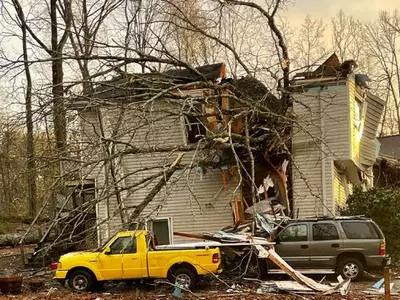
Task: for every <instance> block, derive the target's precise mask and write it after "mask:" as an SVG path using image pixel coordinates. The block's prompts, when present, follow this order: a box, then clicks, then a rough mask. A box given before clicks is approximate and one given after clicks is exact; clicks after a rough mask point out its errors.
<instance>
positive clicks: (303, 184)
mask: <svg viewBox="0 0 400 300" xmlns="http://www.w3.org/2000/svg"><path fill="white" fill-rule="evenodd" d="M355 68H356V63H355V62H354V61H345V62H344V63H342V64H341V63H340V62H339V60H338V58H337V56H336V55H335V54H333V55H332V56H331V57H330V58H329V59H328V60H327V61H326V62H325V63H323V64H322V65H321V66H320V67H319V68H318V69H316V70H315V71H313V72H307V73H301V74H297V76H296V77H295V78H294V81H293V84H292V88H293V94H292V97H293V99H294V105H293V106H294V111H295V113H296V122H295V125H294V127H293V138H292V147H293V179H292V183H293V193H294V195H293V198H294V209H295V210H296V211H297V212H298V215H299V216H301V217H304V216H313V215H331V214H333V215H338V214H340V209H341V208H342V207H343V206H344V205H345V203H346V199H347V197H348V195H349V194H351V193H352V190H353V188H354V187H355V186H361V187H363V188H364V189H368V188H370V187H372V185H373V165H374V163H375V161H376V158H377V156H378V154H379V141H378V140H377V138H376V136H377V130H378V126H379V122H380V119H381V115H382V112H383V109H384V105H385V102H384V101H383V100H382V99H380V98H379V97H377V96H375V95H373V94H372V93H370V92H369V90H368V85H367V81H368V77H367V76H366V75H363V74H355V73H354V69H355Z"/></svg>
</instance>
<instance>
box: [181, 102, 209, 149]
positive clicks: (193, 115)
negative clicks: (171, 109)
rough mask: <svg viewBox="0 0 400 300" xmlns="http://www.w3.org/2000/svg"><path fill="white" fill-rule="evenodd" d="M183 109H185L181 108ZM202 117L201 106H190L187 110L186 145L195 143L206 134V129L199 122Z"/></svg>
mask: <svg viewBox="0 0 400 300" xmlns="http://www.w3.org/2000/svg"><path fill="white" fill-rule="evenodd" d="M183 109H185V107H184V108H183ZM202 115H203V111H202V106H201V105H191V106H190V107H188V108H187V114H186V115H185V116H184V118H185V127H186V128H185V129H186V138H187V143H188V144H191V143H196V142H197V141H198V140H199V139H200V138H201V137H202V136H204V135H205V134H206V131H207V130H206V127H205V125H204V123H203V122H202V120H201V116H202Z"/></svg>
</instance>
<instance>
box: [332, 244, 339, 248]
mask: <svg viewBox="0 0 400 300" xmlns="http://www.w3.org/2000/svg"><path fill="white" fill-rule="evenodd" d="M339 246H340V245H339V244H332V248H339Z"/></svg>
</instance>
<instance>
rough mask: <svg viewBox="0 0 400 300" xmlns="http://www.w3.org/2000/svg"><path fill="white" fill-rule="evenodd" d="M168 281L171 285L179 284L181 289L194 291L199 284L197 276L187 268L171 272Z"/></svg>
mask: <svg viewBox="0 0 400 300" xmlns="http://www.w3.org/2000/svg"><path fill="white" fill-rule="evenodd" d="M168 279H169V281H171V283H173V284H179V285H180V286H181V287H183V288H185V289H189V290H192V289H194V288H195V287H196V284H197V274H196V273H195V272H194V271H193V270H191V269H189V268H185V267H181V268H176V269H173V270H171V272H170V276H169V278H168Z"/></svg>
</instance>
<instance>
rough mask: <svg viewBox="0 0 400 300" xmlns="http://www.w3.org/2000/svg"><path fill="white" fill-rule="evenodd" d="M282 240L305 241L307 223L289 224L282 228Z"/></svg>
mask: <svg viewBox="0 0 400 300" xmlns="http://www.w3.org/2000/svg"><path fill="white" fill-rule="evenodd" d="M280 240H281V241H282V242H303V241H307V240H308V238H307V225H306V224H299V225H291V226H289V227H287V228H286V229H284V230H283V231H282V233H281V234H280Z"/></svg>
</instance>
